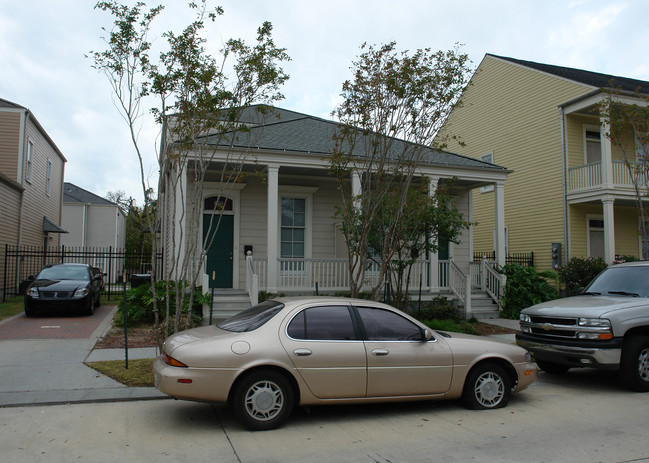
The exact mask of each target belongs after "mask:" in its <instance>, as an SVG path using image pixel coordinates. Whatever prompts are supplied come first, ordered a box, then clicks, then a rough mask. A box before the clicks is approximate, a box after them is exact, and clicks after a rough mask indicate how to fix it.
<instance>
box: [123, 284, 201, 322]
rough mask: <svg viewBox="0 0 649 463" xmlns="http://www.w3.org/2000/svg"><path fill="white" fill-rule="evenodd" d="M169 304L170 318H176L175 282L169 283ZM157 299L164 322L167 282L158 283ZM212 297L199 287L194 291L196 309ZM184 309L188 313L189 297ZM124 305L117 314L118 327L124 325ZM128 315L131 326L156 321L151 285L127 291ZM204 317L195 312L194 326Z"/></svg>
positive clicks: (193, 316) (193, 314) (199, 312)
mask: <svg viewBox="0 0 649 463" xmlns="http://www.w3.org/2000/svg"><path fill="white" fill-rule="evenodd" d="M169 283H170V286H169V302H170V314H169V315H170V316H174V315H175V313H176V307H175V302H176V289H175V286H174V284H173V282H169ZM155 285H156V297H157V306H158V311H159V312H158V313H159V314H160V320H163V319H164V317H165V315H166V300H165V298H166V285H167V281H165V280H160V281H156V283H155ZM209 300H210V295H209V293H205V294H203V293H202V292H201V288H200V287H198V288H196V289H195V290H194V307H195V308H197V309H198V307H200V306H201V305H202V304H203V303H205V302H209ZM184 304H185V305H184V307H183V309H182V311H183V313H185V314H186V313H187V311H188V306H189V297H185V301H184ZM122 306H123V304H120V305H119V309H118V310H117V313H116V314H115V317H114V321H115V324H116V325H118V326H123V324H124V312H123V307H122ZM126 313H127V314H128V323H129V324H138V323H153V322H154V320H155V317H154V313H153V292H152V291H151V285H149V284H147V285H141V286H138V287H137V288H132V289H129V290H127V291H126ZM202 316H203V312H202V310H200V309H198V310H194V311H193V313H192V318H196V319H197V320H194V323H193V324H196V321H198V322H200V319H201V318H202Z"/></svg>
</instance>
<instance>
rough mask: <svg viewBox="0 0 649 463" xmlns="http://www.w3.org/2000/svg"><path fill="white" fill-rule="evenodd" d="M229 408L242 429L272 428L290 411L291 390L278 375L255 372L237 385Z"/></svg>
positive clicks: (275, 373)
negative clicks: (231, 408)
mask: <svg viewBox="0 0 649 463" xmlns="http://www.w3.org/2000/svg"><path fill="white" fill-rule="evenodd" d="M232 407H233V409H234V414H235V415H236V417H237V419H238V420H239V422H240V423H241V424H242V425H243V427H244V428H246V429H249V430H251V431H265V430H268V429H275V428H277V427H279V426H281V425H282V424H283V423H284V421H286V419H287V418H288V416H289V415H290V413H291V411H292V409H293V391H292V389H291V385H290V384H289V382H288V381H287V380H286V378H285V377H284V376H282V375H281V374H279V373H277V372H274V371H257V372H254V373H252V374H250V375H248V376H247V377H245V378H244V379H243V380H242V381H241V382H240V383H239V384H238V386H237V388H236V390H235V391H234V396H233V402H232Z"/></svg>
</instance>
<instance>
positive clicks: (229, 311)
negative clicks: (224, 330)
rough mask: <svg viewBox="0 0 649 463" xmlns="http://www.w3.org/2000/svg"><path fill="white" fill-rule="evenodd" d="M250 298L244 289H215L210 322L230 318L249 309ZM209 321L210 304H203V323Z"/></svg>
mask: <svg viewBox="0 0 649 463" xmlns="http://www.w3.org/2000/svg"><path fill="white" fill-rule="evenodd" d="M250 307H251V305H250V298H249V297H248V293H247V292H246V291H238V290H215V291H214V304H213V305H212V324H214V323H216V322H218V321H220V320H225V319H227V318H230V317H232V316H234V315H236V314H238V313H240V312H243V311H244V310H246V309H249V308H250ZM209 321H210V305H209V304H204V305H203V324H204V325H207V324H208V323H209Z"/></svg>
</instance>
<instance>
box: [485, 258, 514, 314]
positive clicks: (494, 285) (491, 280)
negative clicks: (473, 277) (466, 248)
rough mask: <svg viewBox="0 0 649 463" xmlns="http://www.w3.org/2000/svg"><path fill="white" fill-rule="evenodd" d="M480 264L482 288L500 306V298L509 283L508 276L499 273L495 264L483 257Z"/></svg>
mask: <svg viewBox="0 0 649 463" xmlns="http://www.w3.org/2000/svg"><path fill="white" fill-rule="evenodd" d="M480 264H481V267H482V272H481V273H482V290H483V291H484V292H486V293H487V294H488V295H489V296H490V297H491V299H493V300H494V302H495V303H496V304H498V305H499V306H500V298H501V297H502V295H503V290H504V289H505V285H506V284H507V276H506V275H503V274H502V273H499V272H498V271H497V270H496V269H495V267H494V264H493V263H491V262H489V261H487V260H486V259H482V261H481V262H480Z"/></svg>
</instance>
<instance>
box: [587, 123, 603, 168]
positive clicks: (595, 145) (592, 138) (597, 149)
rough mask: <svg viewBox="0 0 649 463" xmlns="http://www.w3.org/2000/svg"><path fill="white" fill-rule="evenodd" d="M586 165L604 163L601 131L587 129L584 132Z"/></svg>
mask: <svg viewBox="0 0 649 463" xmlns="http://www.w3.org/2000/svg"><path fill="white" fill-rule="evenodd" d="M584 144H585V153H584V160H585V161H586V164H590V163H594V162H602V135H601V133H600V131H599V129H593V128H586V129H585V131H584Z"/></svg>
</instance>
